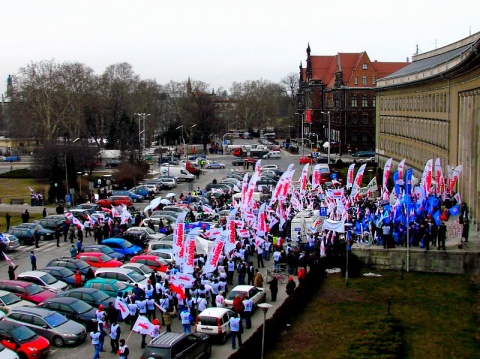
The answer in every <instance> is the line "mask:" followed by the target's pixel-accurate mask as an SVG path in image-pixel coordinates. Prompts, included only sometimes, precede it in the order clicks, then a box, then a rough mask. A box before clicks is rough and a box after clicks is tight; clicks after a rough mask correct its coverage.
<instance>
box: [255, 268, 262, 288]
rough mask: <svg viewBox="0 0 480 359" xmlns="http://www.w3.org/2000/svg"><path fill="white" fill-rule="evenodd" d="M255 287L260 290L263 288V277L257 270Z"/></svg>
mask: <svg viewBox="0 0 480 359" xmlns="http://www.w3.org/2000/svg"><path fill="white" fill-rule="evenodd" d="M253 285H254V286H255V287H258V288H263V276H262V273H260V272H259V271H258V268H257V269H255V278H254V279H253Z"/></svg>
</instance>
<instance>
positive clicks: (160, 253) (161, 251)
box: [147, 248, 175, 264]
mask: <svg viewBox="0 0 480 359" xmlns="http://www.w3.org/2000/svg"><path fill="white" fill-rule="evenodd" d="M147 254H149V255H154V256H157V257H158V258H162V259H164V260H165V262H167V263H169V264H170V263H173V262H174V261H175V257H174V255H173V248H172V249H170V248H158V249H155V250H153V251H150V252H148V253H147Z"/></svg>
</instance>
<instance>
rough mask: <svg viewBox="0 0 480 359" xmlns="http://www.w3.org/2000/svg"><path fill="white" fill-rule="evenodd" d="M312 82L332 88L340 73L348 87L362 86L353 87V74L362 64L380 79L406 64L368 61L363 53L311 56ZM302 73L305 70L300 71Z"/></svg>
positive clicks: (359, 84)
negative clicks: (319, 81)
mask: <svg viewBox="0 0 480 359" xmlns="http://www.w3.org/2000/svg"><path fill="white" fill-rule="evenodd" d="M310 63H311V67H312V80H321V81H322V83H323V84H325V86H326V87H327V88H332V87H334V84H335V73H336V72H338V71H341V72H342V76H343V84H344V85H345V86H348V87H353V86H359V87H361V86H363V85H362V84H361V83H360V82H359V83H358V84H356V85H355V82H354V73H355V72H356V70H357V69H359V67H360V66H362V64H363V63H367V64H368V65H369V66H372V67H373V72H374V73H375V76H376V78H381V77H384V76H387V75H389V74H391V73H392V72H395V71H398V70H400V69H402V68H403V67H405V66H406V65H408V63H407V62H378V61H373V62H372V61H370V58H369V57H368V54H367V53H366V52H365V51H364V52H355V53H347V52H339V53H337V54H336V55H322V56H311V57H310ZM302 71H303V73H305V72H306V69H302Z"/></svg>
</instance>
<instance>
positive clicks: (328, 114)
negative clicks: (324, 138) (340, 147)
mask: <svg viewBox="0 0 480 359" xmlns="http://www.w3.org/2000/svg"><path fill="white" fill-rule="evenodd" d="M320 113H321V114H322V115H327V116H328V152H327V153H328V154H327V158H328V164H330V147H331V146H332V144H331V140H330V111H327V112H323V111H320Z"/></svg>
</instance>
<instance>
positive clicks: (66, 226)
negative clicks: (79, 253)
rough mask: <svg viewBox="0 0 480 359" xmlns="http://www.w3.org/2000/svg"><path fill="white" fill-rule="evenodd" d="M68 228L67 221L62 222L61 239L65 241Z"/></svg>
mask: <svg viewBox="0 0 480 359" xmlns="http://www.w3.org/2000/svg"><path fill="white" fill-rule="evenodd" d="M69 228H70V226H69V224H68V222H67V221H65V222H63V225H62V232H63V241H64V242H66V241H67V237H68V229H69Z"/></svg>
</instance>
